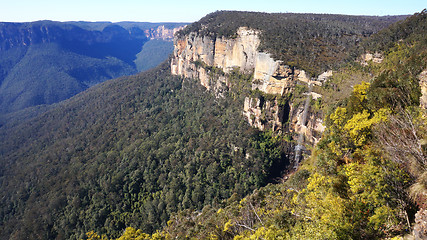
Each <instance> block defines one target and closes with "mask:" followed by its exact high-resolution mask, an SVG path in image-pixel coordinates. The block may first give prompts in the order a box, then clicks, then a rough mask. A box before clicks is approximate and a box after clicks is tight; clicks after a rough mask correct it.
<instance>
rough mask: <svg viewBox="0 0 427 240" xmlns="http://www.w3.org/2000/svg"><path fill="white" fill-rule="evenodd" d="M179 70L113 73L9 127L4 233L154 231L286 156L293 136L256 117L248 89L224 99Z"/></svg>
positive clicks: (1, 137) (241, 189) (247, 188)
mask: <svg viewBox="0 0 427 240" xmlns="http://www.w3.org/2000/svg"><path fill="white" fill-rule="evenodd" d="M169 72H170V69H169V67H168V65H167V63H165V64H163V66H162V67H160V68H157V69H155V70H152V71H148V72H146V73H142V74H140V75H137V76H133V77H127V78H121V79H118V80H113V81H108V82H106V83H104V84H101V85H99V86H96V87H94V88H91V89H90V90H88V91H86V92H83V93H81V94H79V95H77V96H75V97H73V98H72V99H70V100H67V101H65V102H63V103H61V104H59V105H58V107H56V108H53V109H52V110H49V111H47V112H46V113H44V114H42V115H41V116H39V117H37V118H35V119H32V120H29V121H26V122H23V123H21V124H18V125H15V126H13V127H6V126H4V127H3V128H0V142H1V145H0V161H1V164H0V166H1V167H0V183H1V186H0V188H1V191H2V198H1V206H2V207H1V212H0V213H1V216H0V219H2V221H1V225H0V233H1V237H0V238H2V239H4V238H11V239H25V238H32V239H54V238H59V239H64V238H66V239H69V238H80V237H83V236H84V233H85V232H87V231H89V230H91V229H96V230H97V231H100V232H103V233H108V234H109V235H110V236H118V234H120V233H121V231H122V229H124V228H125V227H126V226H134V227H137V228H141V229H144V231H146V232H151V231H153V230H154V229H158V228H159V227H161V226H162V225H164V224H166V221H167V220H168V219H169V215H170V214H171V213H173V212H176V211H178V210H181V209H187V208H193V209H201V208H202V207H203V206H204V205H205V204H208V203H209V204H210V203H215V202H219V201H221V200H222V199H227V198H229V197H231V196H232V195H233V194H237V196H239V197H243V196H244V195H246V194H248V193H249V192H251V191H252V190H254V189H255V188H257V187H260V186H263V185H265V184H266V183H267V182H268V181H269V180H270V179H272V178H274V177H276V175H273V173H275V172H277V170H276V169H274V170H273V168H276V167H277V166H286V161H287V159H286V156H285V155H284V152H285V150H286V147H287V145H286V142H282V141H281V140H280V139H279V138H275V137H272V136H271V134H270V133H260V132H257V131H255V130H253V129H251V128H250V127H249V125H248V124H247V123H246V122H245V121H244V120H243V118H242V116H241V113H240V107H241V105H242V104H243V99H241V98H239V99H235V100H233V99H232V98H228V97H227V98H225V99H216V98H215V97H214V96H212V95H210V94H208V93H206V92H205V91H204V90H203V89H202V87H201V86H199V85H198V84H197V83H196V82H193V81H189V80H186V81H184V82H182V79H180V78H177V77H172V76H171V75H170V73H169ZM236 78H240V79H242V81H243V82H245V81H246V82H248V81H247V76H240V75H236ZM245 79H246V80H245Z"/></svg>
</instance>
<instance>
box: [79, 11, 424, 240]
mask: <svg viewBox="0 0 427 240" xmlns="http://www.w3.org/2000/svg"><path fill="white" fill-rule="evenodd" d="M426 15H427V12H426V11H422V12H421V13H418V14H415V15H414V16H412V17H410V18H408V19H407V20H405V21H404V22H402V23H400V24H397V25H394V26H392V27H391V28H390V29H386V30H385V31H382V32H380V33H378V34H376V35H375V36H374V37H373V38H372V39H368V41H372V42H366V45H365V46H373V45H374V44H375V42H376V41H378V39H383V41H384V42H389V37H390V36H391V35H392V36H404V37H399V38H398V40H397V41H394V42H389V46H390V47H388V48H383V50H384V52H383V54H384V59H383V61H382V62H381V63H373V62H369V63H367V64H366V65H361V64H360V63H359V62H354V63H351V64H349V65H347V66H346V67H344V68H341V69H339V71H337V72H336V73H335V74H334V76H332V77H331V78H330V79H329V80H328V81H327V82H326V84H324V85H323V86H322V87H319V88H322V89H323V91H324V92H325V93H326V92H329V96H328V98H327V99H326V101H324V100H319V101H313V102H312V105H311V109H312V110H316V109H319V108H320V109H323V110H324V111H325V115H326V118H325V122H326V125H327V128H326V131H325V132H324V134H323V136H322V139H321V140H320V142H319V143H318V144H317V146H316V148H315V149H314V151H313V154H312V155H311V156H310V157H309V158H307V159H305V161H304V162H303V163H302V165H301V166H300V168H299V169H298V171H296V172H295V173H293V174H291V175H288V176H286V178H284V182H283V183H280V184H271V185H268V186H266V187H262V188H258V189H257V190H255V191H254V192H253V193H252V194H249V195H248V196H246V197H245V198H238V197H232V198H229V199H228V200H226V201H223V202H221V203H219V204H217V205H206V206H205V207H204V208H203V210H202V211H194V210H192V209H188V210H185V211H181V212H179V213H178V214H175V215H173V216H172V217H171V219H170V220H169V221H168V225H167V226H166V227H164V228H163V230H162V231H160V232H158V233H155V234H153V235H148V234H145V233H143V231H140V230H136V229H135V228H132V227H129V228H127V229H126V231H125V232H124V233H123V234H122V236H121V237H120V238H119V239H121V240H126V239H138V238H140V239H235V240H236V239H411V238H412V237H414V236H417V237H418V239H423V238H425V237H426V231H427V229H426V228H425V222H426V219H425V218H424V219H423V218H422V216H421V215H420V217H419V219H418V222H415V216H414V215H415V213H416V212H417V211H418V210H420V209H424V211H425V208H426V207H427V206H426V204H427V198H426V196H427V161H426V159H427V147H426V143H427V141H426V139H427V119H426V116H427V112H426V109H425V108H421V107H420V97H421V91H420V86H419V82H420V80H419V75H420V73H421V72H423V71H425V70H426V69H427V41H426V38H423V37H422V36H425V34H426V32H425V29H426V28H425V27H426V26H427V21H426ZM415 25H416V26H417V27H416V28H412V30H410V29H408V28H407V27H406V26H415ZM402 29H406V30H405V31H407V32H406V33H405V34H402V33H400V32H399V31H401V30H402ZM423 29H424V30H423ZM352 82H353V83H356V82H357V84H354V85H353V88H352V89H351V91H350V93H349V94H348V95H347V96H343V95H341V96H339V95H340V94H341V92H344V93H346V92H348V91H347V90H344V91H343V90H342V88H344V87H347V86H349V85H350V84H351V83H352ZM317 90H319V89H317ZM334 95H338V96H334ZM416 224H419V226H417V228H416V229H414V225H416ZM422 224H424V226H423V225H422ZM87 236H88V239H97V237H100V236H99V235H98V234H97V233H95V232H89V233H88V235H87ZM415 239H417V238H415Z"/></svg>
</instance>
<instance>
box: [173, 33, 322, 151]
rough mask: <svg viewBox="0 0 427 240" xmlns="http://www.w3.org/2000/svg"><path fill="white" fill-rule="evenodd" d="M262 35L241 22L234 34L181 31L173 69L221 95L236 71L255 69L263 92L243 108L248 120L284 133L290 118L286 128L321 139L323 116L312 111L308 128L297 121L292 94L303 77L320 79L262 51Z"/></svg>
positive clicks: (256, 84) (257, 86) (255, 78)
mask: <svg viewBox="0 0 427 240" xmlns="http://www.w3.org/2000/svg"><path fill="white" fill-rule="evenodd" d="M259 34H260V32H259V31H256V30H253V29H248V28H246V27H240V28H239V29H238V30H237V32H236V35H235V37H233V38H225V37H213V36H210V35H208V36H202V35H199V34H198V33H195V32H191V33H190V34H188V35H185V36H178V37H176V38H175V40H174V44H175V50H174V53H173V58H172V60H171V72H172V74H174V75H181V76H183V77H185V78H194V79H199V80H200V83H201V84H202V85H203V86H204V87H206V88H207V89H208V90H212V91H214V92H215V94H216V95H217V96H221V94H220V93H221V92H222V91H223V90H224V89H227V88H229V87H231V86H232V85H233V82H231V80H230V78H229V74H230V73H232V72H233V71H236V70H238V71H239V72H240V73H244V74H252V82H251V88H252V90H253V91H258V94H255V96H246V98H245V101H244V106H242V108H243V114H244V116H245V117H246V118H247V121H248V122H249V123H250V124H251V125H252V126H253V127H256V128H258V129H260V130H265V129H272V130H273V131H279V132H280V131H283V128H284V127H285V126H284V125H285V123H287V122H290V119H293V120H292V121H293V122H294V123H293V124H291V129H286V130H289V131H293V132H297V133H299V132H301V131H304V133H305V134H306V136H309V137H308V139H309V141H310V142H312V143H314V142H316V140H315V139H316V138H315V137H314V136H317V135H318V134H317V133H315V132H317V131H322V130H323V127H321V126H320V125H321V119H318V118H316V117H315V116H311V115H310V116H309V117H308V119H309V120H308V123H306V124H304V126H306V127H305V128H304V129H303V128H302V127H301V126H300V125H301V124H298V120H297V119H299V118H300V117H301V116H300V115H301V114H302V112H301V111H299V109H298V108H294V107H293V104H292V103H291V102H290V101H289V96H290V95H291V94H292V92H293V89H294V87H295V84H296V82H297V81H302V82H306V83H307V84H313V83H315V82H317V81H313V79H311V78H310V77H309V76H308V74H307V73H306V72H305V71H303V70H298V69H294V68H292V67H289V66H286V65H284V64H282V62H281V61H277V60H274V59H273V58H272V57H271V56H270V54H269V53H264V52H259V51H258V47H259V45H260V43H261V41H260V38H259ZM328 76H329V75H328ZM326 77H327V76H325V78H326ZM287 98H288V99H287ZM279 99H280V100H279ZM286 99H287V100H286ZM319 124H320V125H319Z"/></svg>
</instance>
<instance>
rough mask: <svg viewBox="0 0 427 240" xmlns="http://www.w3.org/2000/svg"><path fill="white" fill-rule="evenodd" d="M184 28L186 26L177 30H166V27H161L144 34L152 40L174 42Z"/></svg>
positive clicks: (148, 30) (147, 30)
mask: <svg viewBox="0 0 427 240" xmlns="http://www.w3.org/2000/svg"><path fill="white" fill-rule="evenodd" d="M184 27H185V26H182V27H177V28H166V27H165V25H161V26H159V27H157V28H150V29H146V30H145V31H144V33H145V36H147V38H150V39H162V40H172V39H173V36H174V35H175V33H176V32H178V31H179V30H181V29H183V28H184Z"/></svg>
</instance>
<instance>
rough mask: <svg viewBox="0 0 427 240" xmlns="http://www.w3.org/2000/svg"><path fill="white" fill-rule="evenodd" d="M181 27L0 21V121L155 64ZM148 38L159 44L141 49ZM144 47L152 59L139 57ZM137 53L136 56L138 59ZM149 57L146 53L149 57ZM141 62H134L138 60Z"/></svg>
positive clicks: (129, 23)
mask: <svg viewBox="0 0 427 240" xmlns="http://www.w3.org/2000/svg"><path fill="white" fill-rule="evenodd" d="M184 25H185V24H183V23H137V22H122V23H117V24H116V23H109V22H100V23H91V22H54V21H37V22H29V23H7V22H3V23H0V118H1V116H2V115H4V114H7V113H11V112H15V111H18V110H21V109H24V108H27V107H31V106H36V105H42V104H52V103H56V102H59V101H62V100H65V99H67V98H69V97H71V96H74V95H75V94H77V93H79V92H81V91H83V90H85V89H87V88H89V87H90V86H93V85H95V84H97V83H100V82H103V81H105V80H108V79H112V78H117V77H120V76H124V75H131V74H134V73H136V72H138V71H141V70H146V69H148V68H149V67H150V66H151V67H152V66H156V65H157V64H159V63H160V62H162V61H163V60H165V59H166V58H167V57H168V55H169V54H170V53H171V52H172V42H171V40H172V37H173V34H174V33H175V32H176V31H178V30H179V29H181V28H182V27H183V26H184ZM151 40H158V41H161V42H165V43H164V44H157V45H159V46H160V47H161V49H159V47H157V48H156V47H155V48H153V47H151V48H147V49H144V51H142V49H143V46H144V45H145V43H147V42H149V41H151ZM150 49H154V51H159V54H158V56H157V57H156V58H147V57H145V58H144V54H139V53H142V52H144V53H145V55H146V54H147V52H148V53H149V52H150V51H152V50H150ZM138 54H139V55H138ZM149 54H151V53H149ZM140 56H141V57H142V60H141V59H138V58H139V57H140Z"/></svg>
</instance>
